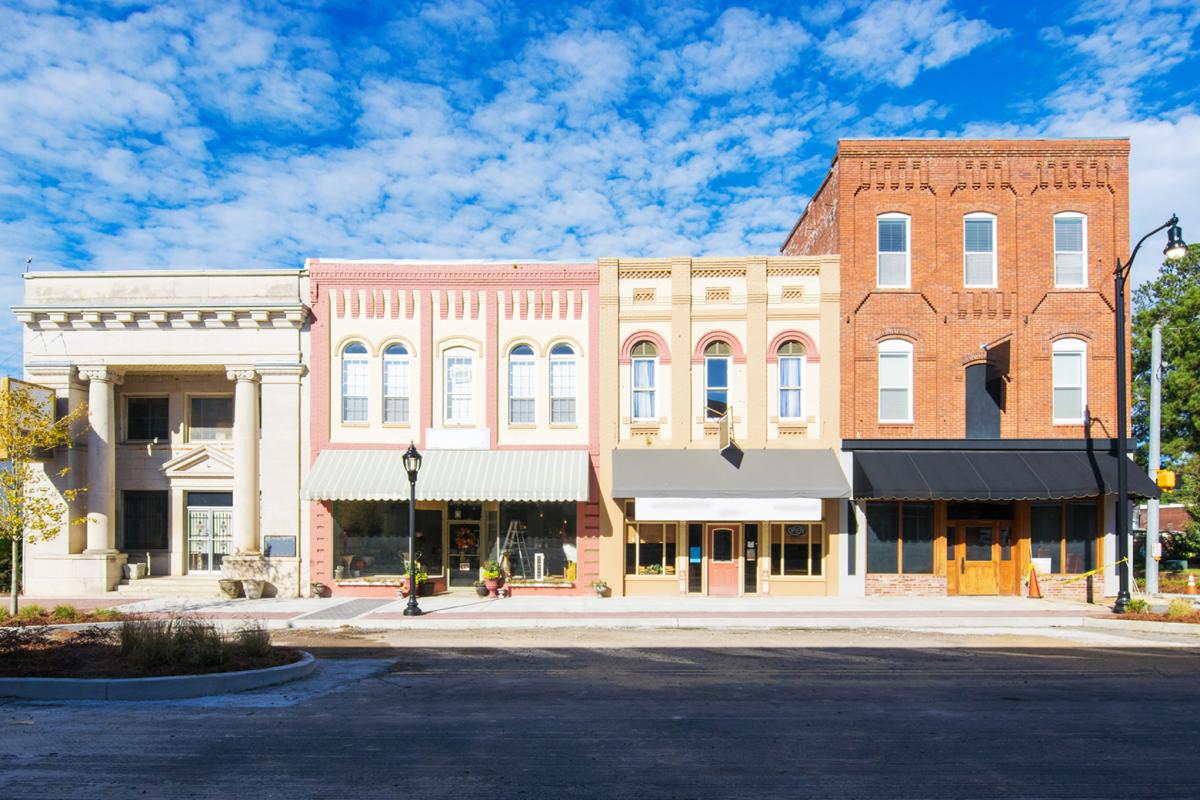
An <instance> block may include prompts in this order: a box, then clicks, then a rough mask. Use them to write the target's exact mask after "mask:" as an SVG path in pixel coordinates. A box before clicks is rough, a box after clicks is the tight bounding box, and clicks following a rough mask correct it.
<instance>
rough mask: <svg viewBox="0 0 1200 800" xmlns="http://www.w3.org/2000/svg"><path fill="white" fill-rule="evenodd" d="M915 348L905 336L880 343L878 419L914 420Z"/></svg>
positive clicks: (882, 420)
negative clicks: (913, 365)
mask: <svg viewBox="0 0 1200 800" xmlns="http://www.w3.org/2000/svg"><path fill="white" fill-rule="evenodd" d="M912 360H913V347H912V345H911V344H910V343H909V342H906V341H905V340H903V339H888V340H886V341H883V342H880V343H879V421H880V422H912V419H913V400H912V396H913V391H912V382H913V370H912Z"/></svg>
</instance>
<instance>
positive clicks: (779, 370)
mask: <svg viewBox="0 0 1200 800" xmlns="http://www.w3.org/2000/svg"><path fill="white" fill-rule="evenodd" d="M785 358H798V359H800V385H799V386H786V387H785V386H784V385H783V360H784V359H785ZM777 361H778V363H777V364H776V365H775V401H776V403H777V404H778V408H777V409H776V410H777V411H778V413H779V419H780V420H781V421H785V422H795V421H796V420H802V419H805V418H806V417H807V416H808V409H807V408H806V406H807V405H808V398H807V396H806V393H805V391H804V384H805V383H806V381H805V380H804V379H805V378H806V377H807V374H808V356H807V355H802V356H778V358H777ZM784 389H788V390H795V389H799V390H800V413H799V414H797V415H796V416H794V417H788V416H784V413H783V392H784Z"/></svg>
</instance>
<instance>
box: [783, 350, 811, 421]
mask: <svg viewBox="0 0 1200 800" xmlns="http://www.w3.org/2000/svg"><path fill="white" fill-rule="evenodd" d="M804 360H805V356H804V345H802V344H800V342H797V341H794V340H793V341H790V342H784V343H783V346H782V347H780V348H779V418H780V419H803V417H804Z"/></svg>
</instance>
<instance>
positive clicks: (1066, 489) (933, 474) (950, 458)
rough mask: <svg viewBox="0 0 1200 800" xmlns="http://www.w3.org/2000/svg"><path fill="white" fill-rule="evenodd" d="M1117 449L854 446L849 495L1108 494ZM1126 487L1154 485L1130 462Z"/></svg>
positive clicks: (1151, 490)
mask: <svg viewBox="0 0 1200 800" xmlns="http://www.w3.org/2000/svg"><path fill="white" fill-rule="evenodd" d="M1117 458H1118V457H1117V455H1116V454H1115V453H1113V452H1111V451H1107V450H1097V451H1086V450H1073V451H1065V450H1060V451H1054V450H856V451H855V452H854V496H855V497H856V498H873V499H878V500H1067V499H1072V498H1084V497H1096V496H1097V495H1102V494H1113V493H1114V492H1115V491H1116V486H1117V466H1118V464H1119V462H1118V461H1117ZM1129 493H1130V494H1131V495H1133V496H1135V497H1158V495H1159V490H1158V487H1156V486H1155V485H1154V482H1153V481H1151V480H1150V477H1149V476H1148V475H1147V474H1146V473H1145V472H1143V471H1142V469H1141V468H1140V467H1138V466H1137V465H1136V464H1130V465H1129Z"/></svg>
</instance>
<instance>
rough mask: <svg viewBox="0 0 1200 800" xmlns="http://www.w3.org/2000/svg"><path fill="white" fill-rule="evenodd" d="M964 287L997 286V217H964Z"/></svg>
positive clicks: (988, 215) (980, 215)
mask: <svg viewBox="0 0 1200 800" xmlns="http://www.w3.org/2000/svg"><path fill="white" fill-rule="evenodd" d="M963 285H964V286H968V287H978V288H994V287H995V286H996V217H995V215H993V214H984V213H976V214H967V215H966V216H965V217H963Z"/></svg>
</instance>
